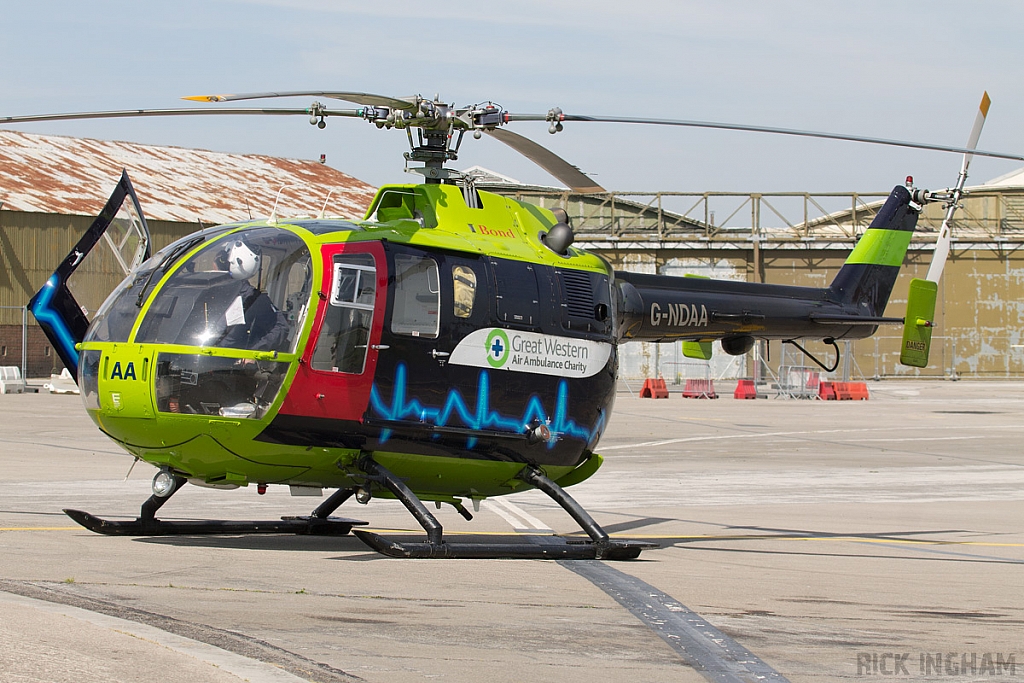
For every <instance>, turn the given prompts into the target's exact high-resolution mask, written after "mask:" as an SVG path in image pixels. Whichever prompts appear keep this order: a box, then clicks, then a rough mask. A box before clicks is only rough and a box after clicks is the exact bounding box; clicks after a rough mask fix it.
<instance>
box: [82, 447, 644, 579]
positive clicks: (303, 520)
mask: <svg viewBox="0 0 1024 683" xmlns="http://www.w3.org/2000/svg"><path fill="white" fill-rule="evenodd" d="M359 467H360V469H362V470H363V471H364V472H366V474H367V475H368V477H367V478H368V479H369V480H370V481H372V482H376V483H377V484H380V485H382V486H384V487H385V488H386V489H387V490H388V491H389V492H390V493H391V494H392V495H394V496H395V498H397V499H398V500H400V501H402V504H403V505H405V507H406V509H408V510H409V512H411V513H412V515H413V516H414V517H415V518H416V521H417V522H419V524H420V526H422V527H423V529H424V531H426V532H427V540H426V541H425V542H413V543H403V542H400V541H397V540H394V539H391V538H387V537H384V536H381V535H380V534H376V533H373V532H371V531H363V530H359V529H353V528H352V527H355V526H362V525H365V524H366V522H363V521H360V520H357V519H347V518H344V517H331V513H332V512H334V511H335V510H336V509H338V507H339V506H340V505H341V504H342V503H344V502H345V501H346V500H348V499H349V498H350V497H351V496H352V495H353V494H354V493H355V489H338V490H337V491H335V492H334V493H333V494H332V495H331V496H330V497H329V498H328V499H327V500H325V501H324V502H323V503H322V504H321V505H320V506H319V507H317V508H316V509H315V510H314V511H313V513H312V514H311V515H309V516H304V517H282V518H281V519H280V520H269V521H234V520H185V521H166V520H162V519H157V517H156V513H157V511H158V510H159V509H160V508H161V507H162V506H163V505H164V503H166V502H167V501H168V500H169V499H170V497H171V496H172V495H174V493H175V492H177V491H178V489H179V488H181V485H182V484H184V483H185V481H186V480H185V479H184V478H182V477H174V488H172V489H171V490H170V491H169V492H168V493H167V494H166V495H165V496H163V497H160V496H157V495H155V494H154V495H152V496H150V497H149V499H147V500H146V502H145V503H143V504H142V509H141V511H140V513H139V517H138V518H137V519H134V520H131V521H127V520H123V521H116V520H108V519H102V518H100V517H96V516H95V515H92V514H89V513H88V512H83V511H81V510H67V509H66V510H64V513H65V514H66V515H67V516H68V517H70V518H71V519H73V520H74V521H76V522H78V523H79V524H81V525H82V526H83V527H85V528H86V529H88V530H89V531H94V532H96V533H98V534H106V535H110V536H194V535H200V534H282V533H283V534H309V535H325V536H327V535H336V536H343V535H345V534H348V533H349V532H351V533H353V534H355V536H356V537H357V538H359V540H361V541H362V542H363V543H365V544H366V545H367V546H369V547H370V548H371V549H373V550H375V551H377V552H379V553H381V554H383V555H387V556H388V557H406V558H453V559H454V558H464V559H531V560H632V559H634V558H636V557H638V556H639V555H640V553H641V552H642V551H643V550H645V549H648V548H657V547H658V544H656V543H645V542H641V541H626V540H615V539H612V538H610V537H609V536H608V534H607V533H606V532H605V530H604V529H602V528H601V527H600V525H598V523H597V522H596V521H594V518H593V517H591V516H590V515H589V514H588V513H587V511H586V510H584V509H583V508H582V507H581V506H580V504H579V503H577V502H576V501H575V500H573V498H572V497H571V496H570V495H569V494H568V493H566V492H565V490H564V489H563V488H562V487H561V486H559V485H558V484H556V483H555V482H553V481H551V480H550V479H548V478H547V477H546V476H545V475H544V474H543V473H542V472H541V471H540V470H539V469H537V468H535V467H530V466H527V467H525V468H523V470H522V471H521V472H520V473H519V474H518V475H516V476H517V477H518V478H519V479H522V480H523V481H524V482H526V483H527V484H530V485H531V486H533V487H534V488H536V489H538V490H540V491H543V492H544V493H546V494H547V495H548V496H550V497H551V499H552V500H554V501H555V502H556V503H558V504H559V505H560V506H561V507H562V508H563V509H564V510H565V511H566V512H568V513H569V515H571V516H572V518H573V519H575V520H576V523H577V524H579V525H580V527H582V528H583V530H584V531H585V532H586V533H587V536H589V539H583V538H558V537H544V538H543V539H542V540H543V541H544V542H542V543H526V542H524V543H449V542H447V541H445V540H444V538H443V534H444V530H443V528H442V527H441V524H440V522H438V521H437V518H436V517H434V516H433V515H432V514H430V511H429V510H427V508H426V506H425V505H424V504H423V501H421V500H420V499H419V498H417V497H416V494H414V493H413V492H412V490H410V489H409V487H408V486H406V485H405V483H404V482H403V481H402V480H401V479H399V478H398V477H396V476H395V475H394V474H392V473H391V472H390V471H389V470H388V469H387V468H385V467H384V466H383V465H381V464H380V463H377V462H375V461H374V460H373V459H372V458H371V457H370V456H366V457H364V458H363V459H362V460H361V461H360V462H359ZM461 512H462V513H463V516H467V517H468V516H469V515H468V513H467V512H466V511H465V510H461Z"/></svg>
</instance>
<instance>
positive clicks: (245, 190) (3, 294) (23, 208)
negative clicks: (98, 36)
mask: <svg viewBox="0 0 1024 683" xmlns="http://www.w3.org/2000/svg"><path fill="white" fill-rule="evenodd" d="M122 169H126V170H127V171H128V175H129V176H130V177H131V179H132V184H133V185H134V186H135V189H136V192H137V193H138V195H139V202H140V204H141V205H142V211H143V213H144V214H145V215H146V219H147V223H148V224H149V229H150V233H151V236H152V240H153V251H154V252H155V251H156V250H158V249H160V248H161V247H163V246H164V245H166V244H168V243H170V242H171V241H173V240H174V239H177V238H178V237H181V236H183V235H187V234H189V233H191V232H195V231H196V230H199V229H200V228H202V227H204V226H210V225H216V224H219V223H227V222H231V221H237V220H243V219H245V218H247V217H249V216H269V215H270V214H271V212H272V211H273V210H274V207H275V205H276V206H277V210H278V212H279V213H280V214H282V215H289V216H295V215H313V216H316V215H319V214H320V212H321V211H323V210H326V211H327V213H328V214H331V215H345V216H352V215H362V214H363V213H364V212H365V211H366V208H367V207H368V206H369V204H370V200H371V199H373V195H374V192H375V188H374V187H372V186H371V185H368V184H367V183H364V182H362V181H361V180H357V179H356V178H353V177H352V176H350V175H347V174H345V173H342V172H341V171H338V170H336V169H333V168H331V167H330V166H327V165H326V164H324V163H321V162H317V161H308V160H301V159H281V158H275V157H269V156H260V155H242V154H225V153H222V152H209V151H204V150H195V149H182V148H178V147H158V146H152V145H140V144H136V143H130V142H109V141H104V140H89V139H81V138H70V137H60V136H49V135H30V134H25V133H20V132H14V131H0V365H16V366H21V365H22V358H23V354H22V349H23V348H24V349H25V353H24V362H25V365H26V372H27V376H29V377H39V376H49V375H50V373H51V372H52V371H57V372H59V370H60V368H61V367H62V364H61V362H60V359H59V358H57V356H56V354H55V353H54V352H53V350H52V349H51V348H50V345H49V343H48V342H47V341H46V338H45V337H44V336H43V334H42V330H41V329H40V328H39V326H38V325H36V324H35V321H34V320H31V319H28V318H31V316H26V314H25V313H24V306H25V304H26V302H27V301H28V300H29V298H31V296H32V295H33V294H34V293H35V292H36V291H38V289H39V288H40V287H41V286H42V285H43V283H44V282H45V281H46V278H48V277H49V276H50V274H51V273H52V272H53V269H54V268H55V267H56V266H57V264H58V263H59V262H60V260H61V259H62V258H64V256H65V255H67V253H68V252H69V251H70V250H71V247H73V246H74V244H75V242H77V240H78V238H79V237H81V235H82V234H83V233H84V232H85V231H86V229H88V227H89V225H90V224H91V223H92V220H93V219H94V218H95V216H96V215H97V214H98V213H99V212H100V210H101V209H102V208H103V204H104V203H105V202H106V199H107V197H108V196H109V195H110V193H111V191H112V190H113V189H114V187H115V185H116V184H117V181H118V179H119V178H120V176H121V170H122ZM122 278H123V275H122V274H120V273H110V274H108V277H106V278H99V279H97V280H96V281H95V283H94V285H89V286H95V287H96V288H97V290H101V291H102V292H103V294H102V295H100V299H102V297H103V296H104V295H105V293H106V292H109V291H111V290H112V289H113V287H114V286H115V285H116V284H117V283H118V282H120V280H121V279H122ZM93 298H95V297H93ZM26 320H27V325H25V326H24V327H23V323H24V322H25V321H26ZM23 330H24V332H23ZM23 336H24V346H23Z"/></svg>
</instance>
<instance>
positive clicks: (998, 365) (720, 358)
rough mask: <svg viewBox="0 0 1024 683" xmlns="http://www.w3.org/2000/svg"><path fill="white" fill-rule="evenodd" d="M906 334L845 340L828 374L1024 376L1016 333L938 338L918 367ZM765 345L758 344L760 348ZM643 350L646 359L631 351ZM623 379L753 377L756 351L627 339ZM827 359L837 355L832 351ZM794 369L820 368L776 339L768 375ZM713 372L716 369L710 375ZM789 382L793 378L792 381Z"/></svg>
mask: <svg viewBox="0 0 1024 683" xmlns="http://www.w3.org/2000/svg"><path fill="white" fill-rule="evenodd" d="M901 343H902V338H901V337H897V336H891V335H889V336H885V335H879V336H874V337H870V338H868V339H862V340H860V341H855V342H854V341H851V342H840V348H841V349H842V358H841V362H840V364H839V366H838V367H837V368H836V370H835V371H834V372H832V373H824V372H822V373H821V374H822V376H823V377H829V378H830V379H835V380H856V381H867V380H885V379H915V378H916V379H946V380H954V381H955V380H959V379H1024V339H1017V338H1015V337H1010V336H990V337H985V338H980V337H979V336H978V335H977V334H975V333H974V332H973V331H971V332H969V333H966V334H963V335H936V336H934V337H932V345H931V353H930V358H929V364H928V367H927V368H912V367H907V366H904V365H901V364H900V363H899V357H900V346H901ZM759 346H760V345H757V346H755V349H757V348H758V347H759ZM639 355H642V356H643V358H644V362H642V363H641V362H636V360H635V359H632V360H631V359H630V356H639ZM619 356H620V373H619V376H620V379H621V380H623V381H636V380H642V379H643V378H644V377H664V378H665V379H666V380H667V381H668V382H670V383H675V384H678V383H679V382H680V381H682V380H684V379H687V378H705V377H711V378H712V379H715V380H716V381H718V380H730V379H740V378H744V377H746V378H751V377H753V375H754V374H756V373H757V370H756V368H757V366H758V364H757V363H755V359H754V357H753V351H752V352H751V353H749V354H747V356H726V355H724V354H722V353H721V351H720V350H719V349H717V348H716V351H715V356H714V358H713V359H712V360H711V361H694V360H691V359H686V358H683V356H682V350H681V345H680V344H679V343H678V342H675V343H671V342H666V343H664V344H655V343H653V342H648V343H646V344H624V345H622V346H620V347H619ZM822 358H827V359H830V358H832V355H831V351H830V350H827V349H826V350H823V351H822ZM794 368H797V369H799V368H811V369H813V370H817V368H816V367H815V366H813V365H812V363H811V362H810V360H809V359H807V358H806V357H805V356H804V354H803V353H801V352H798V351H796V350H792V349H790V348H789V347H787V346H783V348H782V349H781V350H780V349H779V346H778V345H777V342H773V343H772V353H771V356H770V361H766V362H764V364H763V369H762V370H761V373H762V379H764V380H765V381H768V380H772V381H774V382H780V381H782V380H783V378H782V375H786V374H787V373H790V374H791V373H792V371H793V369H794ZM708 373H710V374H708ZM787 381H788V380H787Z"/></svg>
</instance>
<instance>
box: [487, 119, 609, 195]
mask: <svg viewBox="0 0 1024 683" xmlns="http://www.w3.org/2000/svg"><path fill="white" fill-rule="evenodd" d="M486 132H487V134H488V135H490V136H491V137H493V138H495V139H496V140H500V141H501V142H504V143H505V144H506V145H508V146H509V147H511V148H512V149H514V150H515V151H517V152H519V153H520V154H522V155H523V156H525V157H526V158H527V159H529V160H530V161H532V162H533V163H535V164H537V165H538V166H540V167H541V168H543V169H544V170H545V171H547V172H548V173H550V174H551V175H553V176H554V177H556V178H558V179H559V180H560V181H562V182H563V183H564V184H565V185H566V187H568V188H569V189H571V190H572V191H573V192H580V193H588V192H607V190H605V189H604V188H603V187H601V186H600V185H598V184H597V183H595V182H594V181H593V180H591V179H590V177H589V176H587V175H586V174H585V173H583V171H581V170H580V169H578V168H576V167H575V166H573V165H572V164H570V163H569V162H568V161H566V160H565V159H563V158H562V157H560V156H558V155H557V154H555V153H554V152H552V151H551V150H550V149H548V148H546V147H543V146H541V145H538V144H537V143H536V142H534V141H533V140H530V139H529V138H524V137H523V136H522V135H519V134H518V133H513V132H512V131H509V130H505V129H503V128H495V129H494V130H488V131H486Z"/></svg>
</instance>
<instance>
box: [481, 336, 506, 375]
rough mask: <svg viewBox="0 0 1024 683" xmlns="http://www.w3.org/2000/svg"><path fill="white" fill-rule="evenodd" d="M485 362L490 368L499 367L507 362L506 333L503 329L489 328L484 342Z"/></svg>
mask: <svg viewBox="0 0 1024 683" xmlns="http://www.w3.org/2000/svg"><path fill="white" fill-rule="evenodd" d="M484 346H485V348H486V349H487V362H488V364H490V366H491V367H492V368H500V367H502V366H503V365H505V363H506V362H508V352H509V343H508V335H507V334H505V332H504V330H491V333H490V334H489V335H487V342H486V343H485V345H484Z"/></svg>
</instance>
